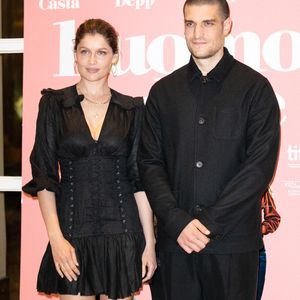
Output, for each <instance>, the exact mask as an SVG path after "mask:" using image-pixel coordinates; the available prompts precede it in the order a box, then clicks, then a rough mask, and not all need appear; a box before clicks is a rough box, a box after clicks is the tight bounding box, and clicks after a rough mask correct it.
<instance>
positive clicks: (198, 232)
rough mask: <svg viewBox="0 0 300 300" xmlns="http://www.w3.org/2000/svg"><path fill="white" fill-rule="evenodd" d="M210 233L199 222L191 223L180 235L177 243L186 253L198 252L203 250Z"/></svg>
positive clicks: (195, 220)
mask: <svg viewBox="0 0 300 300" xmlns="http://www.w3.org/2000/svg"><path fill="white" fill-rule="evenodd" d="M209 234H210V231H209V230H208V229H207V228H206V227H205V226H204V225H203V224H201V223H200V221H199V220H197V219H194V220H193V221H191V222H190V223H189V224H188V225H187V226H186V227H185V228H184V229H183V230H182V231H181V233H180V235H179V237H178V239H177V242H178V244H179V245H180V247H181V248H182V249H183V250H184V251H185V252H187V253H189V254H190V253H192V252H193V251H195V252H200V251H201V250H203V249H204V248H205V246H206V245H207V243H208V242H209V241H210V239H209V238H208V237H207V235H209Z"/></svg>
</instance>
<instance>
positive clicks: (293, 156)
mask: <svg viewBox="0 0 300 300" xmlns="http://www.w3.org/2000/svg"><path fill="white" fill-rule="evenodd" d="M287 154H288V160H289V167H290V168H292V169H300V146H298V145H294V146H291V145H289V146H288V149H287Z"/></svg>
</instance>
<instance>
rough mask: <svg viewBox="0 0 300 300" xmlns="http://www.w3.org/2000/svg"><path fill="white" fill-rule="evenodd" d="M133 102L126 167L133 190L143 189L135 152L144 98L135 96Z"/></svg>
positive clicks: (139, 132) (136, 150) (138, 140)
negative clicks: (132, 119)
mask: <svg viewBox="0 0 300 300" xmlns="http://www.w3.org/2000/svg"><path fill="white" fill-rule="evenodd" d="M134 102H135V106H136V107H135V115H134V123H133V130H132V136H131V141H132V147H131V152H130V154H129V157H128V160H127V168H128V174H129V178H130V180H131V185H132V187H133V192H134V193H136V192H139V191H143V186H142V184H141V180H140V175H139V170H138V164H137V152H138V147H139V142H140V135H141V126H142V119H143V112H144V100H143V98H142V97H136V98H135V99H134Z"/></svg>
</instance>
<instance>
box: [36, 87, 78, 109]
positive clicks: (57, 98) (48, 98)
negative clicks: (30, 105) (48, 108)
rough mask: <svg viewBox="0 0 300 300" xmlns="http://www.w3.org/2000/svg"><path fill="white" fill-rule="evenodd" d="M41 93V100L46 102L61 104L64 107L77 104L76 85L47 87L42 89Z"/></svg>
mask: <svg viewBox="0 0 300 300" xmlns="http://www.w3.org/2000/svg"><path fill="white" fill-rule="evenodd" d="M41 94H42V98H41V102H46V103H47V104H48V105H57V104H60V105H63V106H64V107H68V106H72V105H73V104H75V103H76V102H77V101H76V99H77V97H78V93H77V91H76V86H75V85H72V86H68V87H64V88H61V89H53V88H45V89H43V90H42V91H41Z"/></svg>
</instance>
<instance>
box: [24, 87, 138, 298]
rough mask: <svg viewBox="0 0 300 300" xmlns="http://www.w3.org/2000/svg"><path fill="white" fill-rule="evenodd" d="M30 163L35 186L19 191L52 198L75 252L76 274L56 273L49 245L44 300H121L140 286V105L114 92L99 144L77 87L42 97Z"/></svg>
mask: <svg viewBox="0 0 300 300" xmlns="http://www.w3.org/2000/svg"><path fill="white" fill-rule="evenodd" d="M42 94H43V96H42V98H41V101H40V104H39V114H38V119H37V126H36V138H35V143H34V147H33V150H32V153H31V156H30V162H31V167H32V177H33V179H32V180H31V181H30V182H29V183H27V184H26V185H25V186H24V187H23V191H24V192H26V193H29V194H31V195H33V196H36V195H37V192H38V191H41V190H44V189H47V190H48V191H52V192H54V193H55V195H56V206H57V213H58V218H59V222H60V227H61V230H62V232H63V234H64V237H65V238H66V239H67V240H68V241H69V242H70V243H71V244H72V246H73V247H74V248H75V250H76V255H77V259H78V262H79V269H80V275H79V277H78V279H77V281H72V282H69V281H68V280H67V279H66V278H65V277H64V278H61V277H60V276H59V274H58V273H57V271H56V269H55V266H54V262H53V258H52V253H51V247H50V245H49V244H48V246H47V249H46V252H45V254H44V257H43V259H42V263H41V266H40V271H39V274H38V282H37V289H38V291H39V292H44V293H47V294H52V293H54V294H73V295H78V294H80V295H97V294H107V295H108V296H109V297H110V298H113V299H114V298H124V297H126V296H130V295H131V294H132V293H133V292H135V291H137V290H138V289H139V288H140V287H141V285H142V274H141V273H142V267H141V256H142V252H143V248H144V238H143V234H142V227H141V223H140V220H139V214H138V209H137V205H136V202H135V199H134V195H133V194H134V193H135V192H137V191H140V190H141V186H140V183H139V176H138V170H137V163H136V153H137V147H138V140H139V134H140V125H141V118H142V113H143V100H142V98H132V97H129V96H125V95H122V94H120V93H118V92H116V91H114V90H112V98H111V101H110V103H109V106H108V110H107V113H106V116H105V119H104V123H103V126H102V130H101V133H100V136H99V139H98V140H94V139H93V138H92V136H91V134H90V131H89V127H88V125H87V123H86V119H85V117H84V113H83V110H82V107H81V104H80V102H81V101H82V100H83V96H82V95H78V94H77V90H76V86H75V85H74V86H71V87H67V88H64V89H61V90H52V89H46V90H43V91H42Z"/></svg>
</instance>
